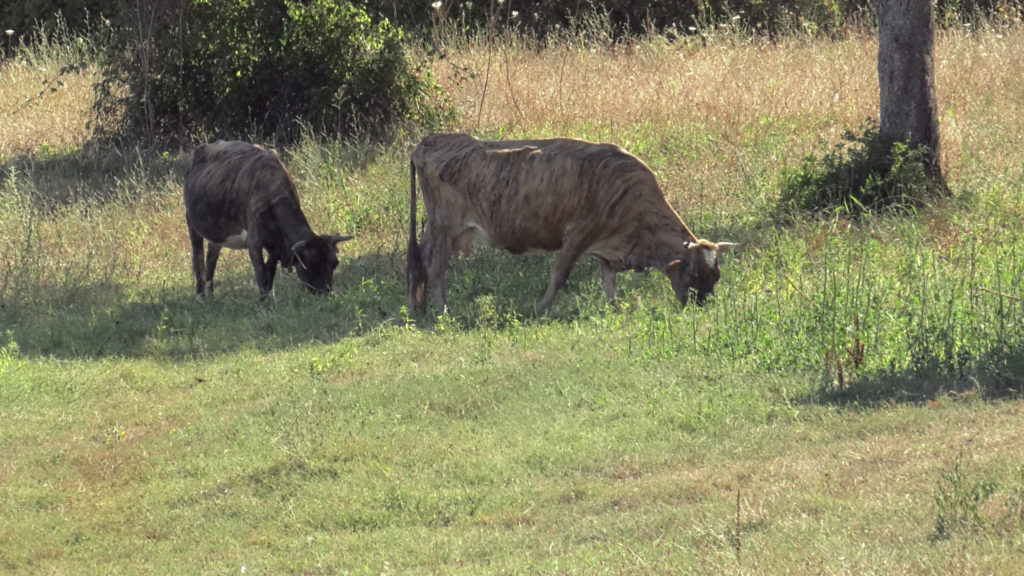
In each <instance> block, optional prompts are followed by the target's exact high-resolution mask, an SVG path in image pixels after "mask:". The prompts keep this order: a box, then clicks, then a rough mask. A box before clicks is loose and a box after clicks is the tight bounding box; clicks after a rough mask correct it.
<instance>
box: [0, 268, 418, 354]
mask: <svg viewBox="0 0 1024 576" xmlns="http://www.w3.org/2000/svg"><path fill="white" fill-rule="evenodd" d="M394 259H395V256H393V255H390V254H381V255H378V254H371V255H363V256H360V257H359V258H357V259H355V260H354V261H345V260H343V266H342V267H340V268H339V271H340V273H338V274H336V275H335V292H334V293H333V294H331V295H328V296H316V295H313V294H310V293H309V292H308V291H307V290H306V289H305V288H304V287H302V285H301V284H300V283H299V281H298V279H297V278H296V277H295V275H294V274H293V273H289V272H286V271H279V272H278V277H277V280H276V282H275V292H276V302H274V303H268V302H264V301H261V300H260V297H259V292H258V290H257V288H256V285H255V281H254V279H253V275H252V270H251V268H248V267H247V266H242V265H239V266H234V267H231V268H228V269H225V270H223V271H219V273H218V275H217V290H216V293H215V296H214V298H212V299H210V300H207V301H204V302H199V301H197V300H196V299H195V297H194V288H193V285H192V282H191V278H188V279H187V280H186V281H184V282H180V283H175V284H174V285H167V284H165V285H163V286H160V287H157V288H150V289H144V290H142V291H138V290H135V289H133V288H131V287H130V286H127V285H125V284H119V283H113V282H109V283H92V284H83V285H78V286H75V287H71V288H65V287H47V286H42V287H40V288H39V289H38V290H37V291H36V292H37V294H36V295H31V296H23V297H21V298H20V299H17V300H16V299H6V300H3V301H0V326H4V330H2V331H0V345H3V344H4V343H6V340H5V339H6V338H13V340H14V341H16V342H17V344H18V348H19V352H20V354H21V355H23V356H32V357H40V358H56V359H97V358H105V357H125V358H151V359H156V360H168V361H181V360H189V359H196V358H205V357H210V356H214V355H218V354H227V353H232V352H236V351H238V350H241V349H245V348H252V349H257V350H263V351H271V350H282V349H288V348H292V347H294V346H297V345H301V344H303V343H308V342H320V343H329V342H335V341H338V340H342V339H345V338H349V337H352V336H356V335H362V334H366V333H368V332H370V331H373V330H375V329H377V328H378V327H380V326H381V325H383V324H388V323H397V322H398V321H399V319H400V310H401V305H402V304H404V284H402V285H398V282H397V280H398V278H399V277H398V276H397V275H396V274H394V273H390V272H389V273H387V274H375V272H376V271H381V270H392V269H393V266H392V264H391V262H392V261H393V260H394ZM177 277H178V278H180V277H181V276H180V275H179V276H177ZM401 279H402V281H403V282H404V276H402V277H401ZM5 332H7V333H8V334H9V336H8V335H7V334H5Z"/></svg>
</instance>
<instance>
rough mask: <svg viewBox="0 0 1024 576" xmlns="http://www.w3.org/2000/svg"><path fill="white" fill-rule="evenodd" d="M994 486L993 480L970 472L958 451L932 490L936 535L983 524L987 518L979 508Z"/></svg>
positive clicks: (940, 536)
mask: <svg viewBox="0 0 1024 576" xmlns="http://www.w3.org/2000/svg"><path fill="white" fill-rule="evenodd" d="M997 489H998V485H997V483H996V482H995V481H994V480H991V479H989V478H977V477H975V476H974V475H972V474H971V473H970V472H969V471H968V470H967V467H966V464H965V462H964V453H963V452H960V453H959V454H957V457H956V459H955V460H953V467H952V469H950V470H945V471H943V472H942V475H941V476H940V478H939V485H938V487H937V488H936V491H935V506H936V508H937V511H936V513H937V517H936V519H935V534H936V536H938V537H939V538H949V537H951V536H952V535H953V534H954V533H956V532H961V531H970V530H974V529H978V528H983V527H985V526H986V525H987V524H988V520H987V519H986V517H985V515H984V513H983V512H982V507H983V506H984V504H985V502H986V501H988V500H989V498H990V497H991V496H992V495H993V494H994V493H995V491H996V490H997Z"/></svg>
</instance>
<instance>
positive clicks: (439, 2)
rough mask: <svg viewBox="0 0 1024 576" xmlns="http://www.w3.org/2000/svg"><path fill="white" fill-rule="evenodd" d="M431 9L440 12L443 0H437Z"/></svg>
mask: <svg viewBox="0 0 1024 576" xmlns="http://www.w3.org/2000/svg"><path fill="white" fill-rule="evenodd" d="M430 7H431V8H433V9H434V10H440V9H441V0H437V1H436V2H434V3H433V4H431V5H430Z"/></svg>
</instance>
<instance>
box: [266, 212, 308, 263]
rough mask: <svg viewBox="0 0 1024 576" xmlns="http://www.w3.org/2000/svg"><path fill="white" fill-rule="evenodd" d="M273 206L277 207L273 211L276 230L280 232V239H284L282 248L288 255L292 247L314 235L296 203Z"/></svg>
mask: <svg viewBox="0 0 1024 576" xmlns="http://www.w3.org/2000/svg"><path fill="white" fill-rule="evenodd" d="M275 204H277V205H276V206H275V207H274V210H273V214H274V219H275V220H276V224H277V229H278V230H280V231H281V238H283V239H284V247H285V249H286V250H287V253H289V254H290V253H291V250H292V246H295V244H297V243H299V242H301V241H303V240H309V239H311V238H312V237H313V236H315V234H314V233H313V229H312V228H310V227H309V221H307V220H306V216H305V214H303V213H302V210H301V209H300V208H299V206H298V204H297V203H292V202H279V203H275Z"/></svg>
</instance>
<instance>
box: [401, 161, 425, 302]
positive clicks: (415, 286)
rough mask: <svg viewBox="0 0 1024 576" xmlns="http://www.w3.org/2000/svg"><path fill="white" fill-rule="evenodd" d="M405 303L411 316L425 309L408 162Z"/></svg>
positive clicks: (412, 175)
mask: <svg viewBox="0 0 1024 576" xmlns="http://www.w3.org/2000/svg"><path fill="white" fill-rule="evenodd" d="M405 280H406V303H407V305H408V307H409V312H410V313H411V314H416V315H419V316H422V315H423V314H424V313H426V307H427V269H426V267H425V266H424V265H423V256H422V254H420V245H419V243H418V242H417V241H416V163H415V162H413V161H412V160H411V159H410V160H409V246H408V249H407V254H406V260H405Z"/></svg>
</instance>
